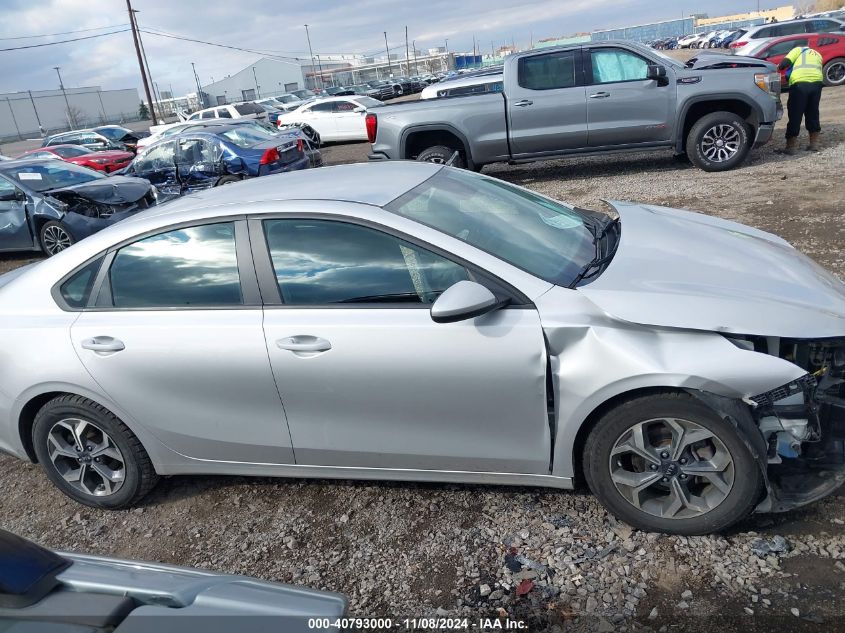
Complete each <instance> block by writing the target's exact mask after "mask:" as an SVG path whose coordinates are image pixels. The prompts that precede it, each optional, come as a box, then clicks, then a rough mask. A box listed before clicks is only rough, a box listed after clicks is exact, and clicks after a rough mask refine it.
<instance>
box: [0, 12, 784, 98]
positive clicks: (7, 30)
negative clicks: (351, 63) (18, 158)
mask: <svg viewBox="0 0 845 633" xmlns="http://www.w3.org/2000/svg"><path fill="white" fill-rule="evenodd" d="M760 4H761V6H762V8H771V7H775V6H779V5H782V4H787V2H786V0H783V1H782V2H761V3H760ZM132 5H133V8H135V9H137V10H138V11H139V13H138V22H139V25H140V27H141V28H146V27H151V28H155V29H158V30H162V31H167V32H169V33H174V34H178V35H184V36H186V37H192V38H197V39H203V40H209V41H213V42H217V43H220V44H228V45H233V46H240V47H246V48H251V49H258V50H262V51H273V52H274V53H275V54H279V55H289V56H300V57H303V58H307V57H308V44H307V41H306V39H305V29H304V27H303V26H302V25H303V24H306V23H307V24H309V28H310V30H311V42H312V45H313V47H314V53H315V54H317V53H321V54H329V53H370V54H372V53H378V52H379V51H383V49H384V35H383V32H384V31H387V35H388V42H389V44H390V46H391V47H394V46H401V47H402V51H403V52H404V43H405V25H407V26H408V32H409V38H410V39H412V40H416V43H417V48H418V49H423V50H424V49H426V48H429V47H432V46H442V45H443V44H444V41H445V40H446V39H447V38H448V40H449V50H450V51H458V50H470V51H471V50H472V38H473V34H474V35H475V36H476V37H477V38H478V41H479V43H480V48H481V49H482V50H483V51H485V52H486V51H489V50H490V43H491V41H493V42H495V43H496V45H497V46H499V45H501V44H504V43H510V42H511V40H515V42H516V45H517V46H518V47H525V46H527V45H528V43H529V41H530V39H531V37H532V35H533V38H534V40H535V41H536V40H538V39H541V38H545V37H553V36H563V35H569V34H571V33H574V32H578V31H590V30H595V29H603V28H613V27H620V26H630V25H634V24H641V23H644V22H650V21H655V20H665V19H673V18H678V17H681V15H682V13H683V14H685V15H688V14H690V13H697V12H701V13H704V12H706V13H708V14H709V15H710V16H717V15H724V14H727V13H738V12H744V11H749V10H754V9H755V8H756V6H757V1H756V0H681V1H679V2H677V1H674V0H668V1H667V0H529V1H522V2H520V1H519V0H357V1H356V0H302V1H297V2H293V1H291V0H247V1H235V0H133V2H132ZM112 25H114V26H115V27H116V28H115V29H113V30H117V29H119V28H121V25H122V26H123V28H126V27H128V17H127V11H126V2H125V0H38V1H37V2H34V1H33V0H0V48H4V49H5V48H10V47H16V46H25V45H32V44H40V43H44V42H50V41H57V40H62V39H69V38H74V37H84V36H88V35H94V34H97V33H100V32H103V31H86V32H80V33H74V34H67V35H58V36H55V37H48V38H26V39H22V37H23V36H30V35H41V34H52V33H58V32H62V31H76V30H79V29H94V28H98V27H106V26H112ZM143 41H144V46H145V48H146V51H147V59H148V60H149V64H150V70H151V74H152V76H153V79H154V80H155V81H156V83H157V84H158V86H159V89H160V90H169V89H170V87H171V86H172V88H173V90H174V91H175V92H176V93H177V94H183V93H185V92H189V91H194V90H195V83H194V79H193V75H192V74H191V62H195V63H196V67H197V72H198V74H199V76H200V80H201V81H202V82H203V83H204V84H205V83H210V81H211V79H212V77H213V78H214V79H215V80H219V79H222V78H223V77H225V76H226V75H229V74H232V73H234V72H237V71H238V70H240V69H241V68H244V67H246V66H248V65H249V64H250V63H252V62H253V61H255V59H257V58H258V57H259V56H258V55H254V54H250V53H244V52H239V51H231V50H226V49H223V48H215V47H210V46H206V45H202V44H193V43H188V42H183V41H178V40H173V39H167V38H163V37H159V36H155V35H151V34H144V35H143ZM397 52H398V51H397ZM54 66H60V67H61V73H62V78H63V79H64V83H65V86H66V87H77V86H94V85H99V86H102V87H103V88H130V87H131V88H138V89H139V94H142V90H141V82H140V75H139V71H138V62H137V59H136V57H135V51H134V47H133V44H132V36H131V33H129V32H126V33H118V34H115V35H109V36H107V37H98V38H95V39H89V40H84V41H78V42H73V43H67V44H58V45H56V46H44V47H40V48H31V49H27V50H19V51H5V52H0V69H2V71H0V92H14V91H18V90H27V89H32V90H45V89H47V90H49V89H55V88H58V78H57V77H56V71H55V70H54V69H53V67H54Z"/></svg>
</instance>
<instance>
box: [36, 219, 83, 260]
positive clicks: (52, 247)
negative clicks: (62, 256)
mask: <svg viewBox="0 0 845 633" xmlns="http://www.w3.org/2000/svg"><path fill="white" fill-rule="evenodd" d="M39 238H40V240H41V250H42V251H44V254H45V255H47V257H52V256H53V255H55V254H56V253H60V252H62V251H63V250H65V249H66V248H68V247H69V246H71V245H72V244H73V243H74V242H76V240H75V239H74V237H73V235H71V232H70V231H69V230H68V229H67V227H66V226H65V225H64V224H62V223H61V222H57V221H56V220H50V221H49V222H45V223H44V224H43V225H42V226H41V231H40V232H39Z"/></svg>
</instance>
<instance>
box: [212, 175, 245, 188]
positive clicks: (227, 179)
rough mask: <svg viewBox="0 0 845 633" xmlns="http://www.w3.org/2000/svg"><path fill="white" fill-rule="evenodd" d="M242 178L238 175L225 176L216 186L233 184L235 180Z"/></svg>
mask: <svg viewBox="0 0 845 633" xmlns="http://www.w3.org/2000/svg"><path fill="white" fill-rule="evenodd" d="M240 180H241V179H240V178H239V177H238V176H223V177H222V178H221V179H220V180H218V181H217V184H216V185H214V186H215V187H220V186H222V185H231V184H232V183H233V182H240Z"/></svg>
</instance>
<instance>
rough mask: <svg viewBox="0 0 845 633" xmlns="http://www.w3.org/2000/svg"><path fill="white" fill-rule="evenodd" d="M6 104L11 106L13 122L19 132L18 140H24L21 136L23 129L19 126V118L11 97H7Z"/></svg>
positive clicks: (10, 111) (10, 112)
mask: <svg viewBox="0 0 845 633" xmlns="http://www.w3.org/2000/svg"><path fill="white" fill-rule="evenodd" d="M6 105H7V106H9V114H11V115H12V122H13V123H14V124H15V130H16V131H17V133H18V140H20V141H22V140H23V136H21V129H20V128H19V127H18V120H17V119H16V118H15V111H14V110H13V109H12V102H11V101H9V97H6Z"/></svg>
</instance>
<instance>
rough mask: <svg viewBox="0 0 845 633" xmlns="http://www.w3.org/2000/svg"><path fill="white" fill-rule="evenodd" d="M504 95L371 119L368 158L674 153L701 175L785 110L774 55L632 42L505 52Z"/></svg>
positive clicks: (729, 164)
mask: <svg viewBox="0 0 845 633" xmlns="http://www.w3.org/2000/svg"><path fill="white" fill-rule="evenodd" d="M503 79H504V91H503V92H499V93H489V94H479V95H469V96H460V97H448V98H442V99H432V100H426V101H418V102H408V103H401V104H396V105H390V106H386V107H383V108H379V109H378V110H377V111H372V112H370V113H368V114H367V115H366V119H365V120H366V127H367V134H368V137H369V141H370V143H372V145H373V147H372V153H371V154H370V156H369V158H370V160H393V159H416V160H421V161H428V162H434V163H444V162H446V161H448V160H450V158H452V157H453V156H454V154H455V152H458V156H457V157H455V158H454V160H453V163H452V164H454V165H456V166H460V167H467V168H469V169H476V170H477V169H480V168H481V167H482V166H484V165H487V164H490V163H498V162H509V163H521V162H528V161H534V160H543V159H550V158H561V157H564V156H568V155H576V154H577V155H586V154H599V153H605V152H620V151H643V150H651V149H655V150H656V149H663V150H667V149H671V150H673V151H674V152H675V153H676V154H679V155H682V154H686V155H687V156H688V157H689V159H690V161H692V163H693V164H695V165H696V166H698V167H700V168H701V169H703V170H705V171H724V170H728V169H732V168H734V167H736V166H737V165H739V164H741V163H742V162H743V161H744V160H745V158H746V157H747V156H748V153H749V152H750V151H751V148H752V147H756V146H759V145H762V144H764V143H766V142H767V141H768V140H769V139H770V138H771V137H772V132H773V130H774V126H775V122H776V121H777V120H779V119H780V118H781V116H782V115H783V106H782V105H781V102H780V76H779V74H778V72H777V69H776V68H775V66H774V65H773V64H771V63H769V62H766V61H763V60H760V59H755V58H751V57H739V56H734V55H722V54H715V53H707V52H702V53H701V54H700V55H699V56H698V57H695V58H693V59H691V60H689V61H688V62H687V63H686V64H683V63H681V62H679V61H677V60H674V59H672V58H670V57H668V56H666V55H664V54H663V53H661V52H659V51H656V50H652V49H651V48H649V47H647V46H643V45H641V44H637V43H634V42H612V41H611V42H601V43H593V44H584V45H577V46H565V47H559V48H546V49H541V50H532V51H527V52H525V53H520V54H516V55H510V56H508V57H507V59H506V61H505V66H504V69H503Z"/></svg>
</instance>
